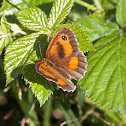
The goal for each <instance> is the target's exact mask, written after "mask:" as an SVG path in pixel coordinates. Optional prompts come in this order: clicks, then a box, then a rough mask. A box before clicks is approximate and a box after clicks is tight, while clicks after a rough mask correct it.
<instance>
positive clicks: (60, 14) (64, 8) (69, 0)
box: [48, 0, 73, 29]
mask: <svg viewBox="0 0 126 126" xmlns="http://www.w3.org/2000/svg"><path fill="white" fill-rule="evenodd" d="M72 4H73V0H56V1H55V2H54V4H53V7H52V9H51V13H50V15H49V19H48V27H49V28H50V29H51V28H52V27H56V26H57V25H58V24H59V23H61V22H62V20H63V19H64V18H65V17H66V16H67V15H68V14H69V12H70V10H71V7H72Z"/></svg>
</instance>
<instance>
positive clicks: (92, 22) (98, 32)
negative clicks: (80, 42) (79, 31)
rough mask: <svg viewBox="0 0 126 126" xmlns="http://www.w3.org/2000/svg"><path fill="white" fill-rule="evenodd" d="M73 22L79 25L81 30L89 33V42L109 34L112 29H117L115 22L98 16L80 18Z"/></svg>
mask: <svg viewBox="0 0 126 126" xmlns="http://www.w3.org/2000/svg"><path fill="white" fill-rule="evenodd" d="M75 23H77V24H79V25H81V27H82V28H83V30H84V31H85V32H86V33H87V34H88V35H89V40H90V41H91V42H92V41H94V40H96V39H99V38H101V37H104V36H107V35H110V34H111V33H112V32H113V31H115V30H117V29H118V25H117V24H115V23H107V22H105V21H104V20H102V19H100V18H98V17H88V18H80V19H78V20H77V21H76V22H75Z"/></svg>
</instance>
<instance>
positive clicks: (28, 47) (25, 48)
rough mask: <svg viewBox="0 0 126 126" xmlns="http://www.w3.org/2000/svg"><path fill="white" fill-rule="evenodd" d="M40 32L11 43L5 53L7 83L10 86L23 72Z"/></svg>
mask: <svg viewBox="0 0 126 126" xmlns="http://www.w3.org/2000/svg"><path fill="white" fill-rule="evenodd" d="M39 34H40V33H39V32H36V33H33V34H30V35H27V36H25V37H22V38H19V39H18V40H16V41H14V42H13V43H11V44H10V45H9V46H8V48H7V49H6V52H5V70H6V83H7V84H9V83H10V82H11V81H12V80H14V79H15V78H16V77H17V76H18V75H19V74H20V72H21V69H22V67H23V66H22V65H23V64H24V63H25V62H26V60H27V59H28V57H29V56H30V54H31V53H32V51H33V46H34V43H35V41H36V38H37V37H38V36H39Z"/></svg>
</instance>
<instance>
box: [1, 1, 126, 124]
mask: <svg viewBox="0 0 126 126" xmlns="http://www.w3.org/2000/svg"><path fill="white" fill-rule="evenodd" d="M22 1H23V3H24V4H26V3H28V1H27V0H22ZM40 1H41V2H40ZM42 1H43V2H42ZM54 1H55V0H47V1H46V0H36V1H35V3H36V6H37V7H39V8H41V9H42V10H43V11H44V12H45V13H46V14H47V15H49V12H50V9H51V7H52V5H53V2H54ZM74 1H75V2H74V6H73V7H72V10H71V12H70V14H69V15H68V16H67V18H66V19H65V20H64V23H66V22H67V23H69V22H71V21H76V20H77V19H78V18H82V17H86V16H89V15H94V16H96V15H97V16H98V17H100V18H104V19H105V20H106V21H112V22H114V21H115V11H116V10H115V7H116V4H117V2H118V0H81V1H80V0H74ZM3 2H7V3H9V4H10V5H11V6H12V7H13V8H17V6H14V5H13V4H11V0H4V1H1V3H0V6H1V10H0V16H2V15H3V14H4V12H5V10H7V8H6V6H3V5H4V4H2V3H3ZM15 2H16V1H15ZM39 3H41V4H39ZM22 5H23V4H22ZM4 9H5V10H4ZM12 12H13V14H11V12H9V11H8V14H6V19H7V21H8V22H10V23H18V21H17V19H16V16H15V13H16V11H15V9H13V10H12ZM6 13H7V12H6ZM16 37H17V38H18V36H16ZM15 39H16V38H15ZM3 58H4V51H3V53H2V55H1V56H0V126H17V125H21V126H24V125H29V126H58V125H61V126H64V125H67V126H84V125H85V126H107V125H112V126H123V125H126V119H125V117H124V116H123V115H122V114H120V113H119V112H114V111H112V110H111V111H110V110H107V109H105V108H100V107H99V106H96V105H95V103H94V102H93V101H92V100H91V99H88V97H87V96H85V94H84V93H83V92H82V90H81V89H80V87H77V90H76V91H75V92H74V93H67V92H63V91H61V89H59V90H58V89H57V90H55V91H54V92H53V94H52V95H51V97H50V98H49V99H48V100H47V101H46V103H45V104H44V105H43V106H42V107H40V105H39V102H38V101H37V99H36V98H35V96H34V95H33V93H32V91H31V89H30V88H29V85H26V83H25V82H24V81H23V79H22V77H21V76H19V77H18V81H17V80H16V82H14V83H16V85H15V84H13V83H11V84H10V85H9V86H7V87H6V86H5V85H6V81H5V80H6V77H5V71H4V67H3V66H4V65H3V64H4V63H3Z"/></svg>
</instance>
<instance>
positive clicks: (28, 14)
mask: <svg viewBox="0 0 126 126" xmlns="http://www.w3.org/2000/svg"><path fill="white" fill-rule="evenodd" d="M17 18H18V20H19V21H20V23H22V25H23V26H25V27H27V28H29V29H31V30H35V31H40V30H42V31H44V32H46V31H48V29H47V28H46V25H47V16H46V15H45V13H44V12H43V11H42V10H40V9H39V8H29V9H24V10H21V11H19V13H18V15H17Z"/></svg>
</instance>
